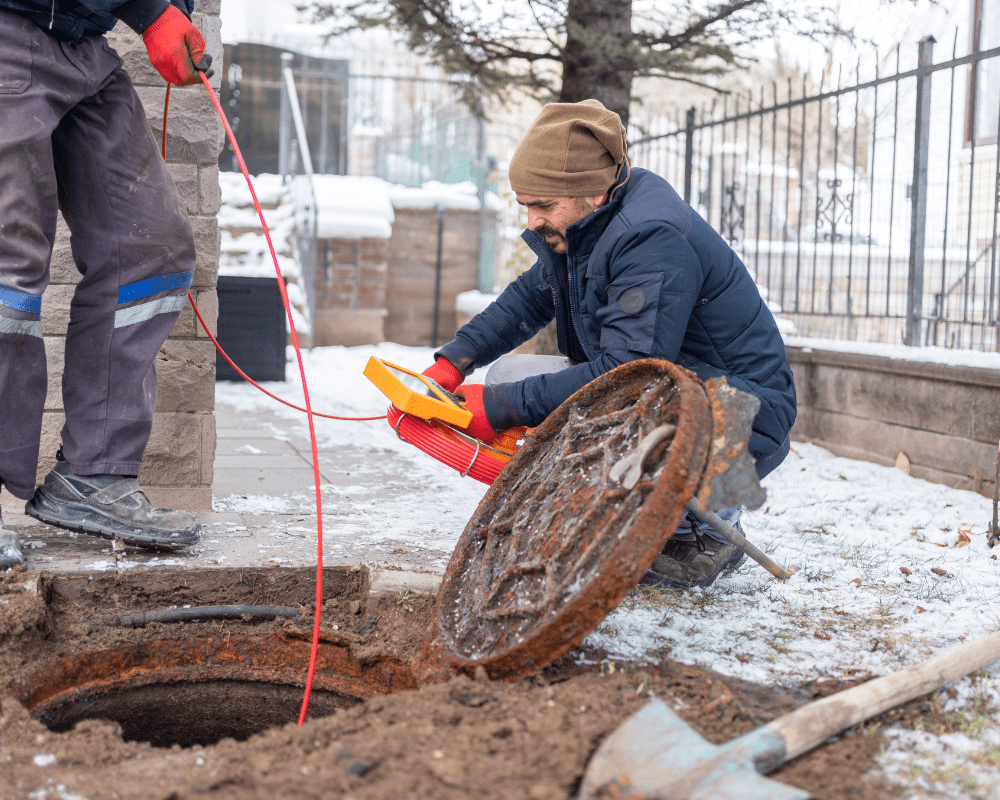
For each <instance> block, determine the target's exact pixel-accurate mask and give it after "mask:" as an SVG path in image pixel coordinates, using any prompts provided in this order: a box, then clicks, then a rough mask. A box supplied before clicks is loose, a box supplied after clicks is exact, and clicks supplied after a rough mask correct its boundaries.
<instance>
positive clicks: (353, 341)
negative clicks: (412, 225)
mask: <svg viewBox="0 0 1000 800" xmlns="http://www.w3.org/2000/svg"><path fill="white" fill-rule="evenodd" d="M387 253H388V243H387V241H386V240H385V239H377V238H370V237H369V238H360V239H346V238H336V239H320V240H319V241H318V243H317V248H316V261H317V265H316V317H315V320H314V323H313V337H314V338H313V345H315V346H317V347H323V346H325V345H344V346H347V347H351V346H354V345H360V344H378V343H379V342H383V341H385V318H386V314H387V313H388V312H387V311H386V307H385V296H386V278H387V274H388V265H387V263H386V262H387Z"/></svg>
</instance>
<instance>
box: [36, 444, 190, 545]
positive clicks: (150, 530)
mask: <svg viewBox="0 0 1000 800" xmlns="http://www.w3.org/2000/svg"><path fill="white" fill-rule="evenodd" d="M24 513H25V514H28V515H29V516H32V517H34V518H35V519H40V520H41V521H42V522H48V523H49V524H51V525H58V526H59V527H61V528H69V529H70V530H74V531H80V532H82V533H90V534H94V535H96V536H103V537H104V538H105V539H119V540H120V541H122V542H123V543H124V544H130V545H135V546H136V547H145V548H147V549H149V550H179V549H181V548H183V547H190V546H191V545H193V544H197V543H198V541H199V540H200V539H201V523H199V522H198V520H197V519H196V518H195V516H194V514H189V513H187V512H186V511H170V510H168V509H165V508H153V506H152V504H151V503H150V502H149V498H147V497H146V495H145V494H143V491H142V489H140V488H139V481H137V480H136V479H135V478H133V477H123V476H121V475H74V474H73V472H72V470H71V469H70V467H69V463H68V462H66V461H57V462H56V466H55V469H53V470H52V471H51V472H50V473H49V474H48V475H46V476H45V482H44V483H43V484H42V485H41V486H39V487H38V488H37V489H36V490H35V496H34V497H32V498H31V499H30V500H29V501H28V504H27V505H26V506H25V507H24Z"/></svg>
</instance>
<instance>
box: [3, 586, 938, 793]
mask: <svg viewBox="0 0 1000 800" xmlns="http://www.w3.org/2000/svg"><path fill="white" fill-rule="evenodd" d="M328 572H330V571H328ZM25 584H28V587H27V588H26V587H25ZM33 586H34V587H35V588H39V587H40V589H39V591H37V592H36V591H33V590H32V587H33ZM312 587H313V584H312V577H311V575H310V574H309V573H308V571H302V572H301V573H300V572H297V571H294V570H271V571H268V570H256V571H242V572H239V573H237V572H236V571H221V570H220V571H205V572H200V573H173V574H167V573H146V574H144V575H136V574H133V575H130V576H107V577H101V578H97V577H95V578H92V579H88V578H85V577H83V578H79V577H74V578H65V577H62V578H44V579H42V580H41V581H39V580H38V579H37V577H36V576H33V575H30V574H29V573H25V572H23V571H19V570H15V571H13V572H11V573H7V575H6V576H3V581H2V583H0V675H3V678H2V679H0V680H2V682H3V687H2V688H0V698H2V716H0V797H2V798H11V800H14V799H15V798H25V799H26V800H27V798H31V800H45V799H47V798H63V800H73V799H75V798H98V797H100V798H108V799H109V800H116V799H117V798H150V800H153V799H154V798H155V800H180V799H181V798H185V799H187V798H190V799H191V800H195V799H196V798H197V799H198V800H201V798H205V797H212V798H233V799H234V800H235V799H236V798H240V800H248V799H251V798H252V799H256V798H261V800H263V799H264V798H268V800H270V798H276V797H280V798H318V797H323V798H331V797H341V798H352V799H353V800H362V799H363V798H372V799H373V800H374V798H380V799H381V798H390V797H391V798H424V797H427V798H441V799H442V800H451V799H452V798H454V799H455V800H458V799H459V798H504V800H512V799H515V798H525V799H526V800H568V799H569V798H572V797H573V796H574V794H575V792H576V790H577V788H578V786H579V783H580V780H581V778H582V775H583V773H584V770H585V769H586V765H587V761H588V759H589V757H590V755H591V753H592V752H593V751H594V749H595V748H596V747H597V745H598V744H599V743H600V742H601V740H602V739H603V737H604V736H606V735H607V734H608V733H610V732H611V731H613V730H614V729H615V728H616V727H617V726H618V725H620V724H621V723H622V722H624V721H625V720H626V719H627V718H628V717H629V716H630V715H631V714H633V713H635V712H636V711H638V710H639V709H640V708H641V707H642V706H643V704H644V703H645V702H647V700H648V698H649V697H650V696H651V695H655V696H657V697H660V698H662V699H664V700H665V701H666V702H668V703H669V704H670V705H672V706H673V707H675V708H676V709H677V710H678V713H679V714H680V715H681V716H682V717H683V718H684V719H686V720H687V721H688V723H689V724H691V725H692V726H693V727H694V728H695V729H696V730H698V731H699V732H700V733H701V734H702V735H703V736H704V737H705V738H706V739H708V740H709V741H711V742H714V743H722V742H725V741H728V740H729V739H732V738H734V737H736V736H739V735H740V734H743V733H746V732H748V731H750V730H752V729H754V728H756V727H758V726H760V725H762V724H764V723H765V722H767V721H768V720H770V719H772V718H774V717H775V716H778V715H779V714H781V713H784V712H786V711H789V710H791V709H793V708H795V707H797V706H799V705H801V704H803V703H805V702H808V701H810V700H812V699H814V698H815V697H818V696H821V695H825V694H828V693H830V692H833V691H836V690H839V689H841V688H844V685H843V684H840V683H838V682H828V683H824V684H807V685H803V686H800V687H797V688H794V689H784V690H783V689H777V688H774V687H765V686H758V685H754V684H749V683H746V682H742V681H739V680H734V679H731V678H724V677H721V676H719V675H717V674H714V673H712V672H711V671H709V670H705V669H702V668H700V667H697V666H692V665H683V664H678V663H676V662H672V661H663V662H662V663H660V664H657V665H655V666H651V667H644V668H640V667H634V666H629V665H619V664H614V663H610V662H608V661H606V660H604V659H603V654H601V653H596V652H583V651H580V650H577V651H573V652H572V653H570V655H569V656H567V657H565V658H563V659H562V660H561V661H559V662H557V663H556V664H553V665H552V666H550V667H548V668H547V669H545V670H544V671H543V672H541V673H540V674H538V675H536V676H534V677H533V678H531V679H528V680H523V681H519V682H516V683H505V682H499V681H498V682H492V681H490V680H489V679H488V678H487V676H486V674H485V672H483V671H481V670H480V672H479V673H478V674H477V675H476V676H475V677H467V676H459V677H456V678H453V679H452V680H450V681H447V682H445V683H441V684H437V685H430V686H424V687H422V688H419V689H416V690H410V691H400V692H398V693H395V694H391V695H387V696H382V697H375V698H373V699H369V700H367V701H363V702H352V703H349V704H347V705H346V707H342V708H338V709H336V710H334V711H333V712H332V713H330V714H329V715H327V716H323V717H318V718H312V717H310V718H309V719H308V720H307V722H306V723H305V724H304V725H302V726H298V725H297V724H296V723H295V722H294V719H295V717H296V716H297V712H298V706H297V703H298V702H300V700H301V695H298V699H297V701H296V703H295V705H294V707H293V708H292V709H290V713H289V715H288V717H287V718H288V720H289V721H288V722H287V723H286V724H283V725H278V726H275V727H271V728H269V729H266V730H262V731H260V732H255V733H254V734H253V735H251V736H250V737H249V738H248V739H246V740H244V741H236V740H235V739H233V738H227V739H222V740H221V741H218V742H216V743H213V744H207V745H193V746H188V747H182V746H181V745H179V744H177V743H174V744H173V745H171V746H167V747H152V746H151V745H150V744H148V743H143V742H137V741H126V740H125V739H124V738H123V736H122V726H121V725H120V724H118V723H117V722H114V721H106V720H99V719H84V720H82V721H80V722H79V723H77V724H76V726H75V727H74V728H73V729H72V730H69V731H66V732H63V733H55V732H53V731H50V730H49V729H48V728H46V727H45V725H43V724H42V722H40V721H38V720H36V719H34V718H33V717H32V714H31V712H30V711H29V709H28V707H27V706H26V698H25V697H24V696H23V695H22V696H19V695H18V691H19V689H18V687H19V686H20V684H21V682H22V681H23V680H24V679H25V677H26V676H28V675H30V674H33V673H34V674H37V673H38V671H39V670H40V669H44V668H45V666H46V664H48V663H49V662H54V661H55V660H56V659H60V658H66V657H67V656H68V655H72V654H75V653H76V654H78V653H86V652H88V651H92V650H97V649H101V648H115V647H122V646H124V645H126V644H128V645H133V644H136V643H141V642H143V641H154V640H156V639H157V638H159V637H165V636H170V637H207V636H211V637H219V636H226V635H231V636H237V635H247V634H254V635H256V634H260V635H263V634H267V633H274V632H284V633H287V634H289V635H295V636H303V637H305V636H308V634H309V633H310V631H311V628H312V618H311V616H310V611H309V605H308V603H309V598H310V593H311V592H312V591H314V590H313V588H312ZM367 589H368V587H367V577H366V575H365V573H364V571H363V570H362V571H359V572H357V573H356V574H350V573H344V574H332V573H331V575H330V581H329V584H328V594H327V595H326V600H325V603H324V615H323V633H324V635H325V636H327V637H334V638H338V639H339V640H340V641H344V642H348V643H349V644H350V646H351V648H352V650H353V651H354V654H355V655H356V656H358V657H359V658H365V659H369V660H371V659H377V658H379V657H380V654H381V655H384V656H385V657H387V658H389V657H391V658H394V659H401V660H403V661H404V662H405V661H409V660H411V659H412V658H413V656H414V655H415V653H416V651H417V649H418V647H419V645H420V644H421V642H422V641H423V639H424V637H425V636H426V635H427V631H428V628H429V625H430V619H431V616H432V612H433V598H432V597H431V596H429V595H416V594H412V593H409V592H405V593H401V594H399V595H397V596H388V597H384V596H382V597H372V596H369V595H368V591H367ZM179 601H180V602H181V603H194V604H198V605H210V604H219V603H254V604H258V605H264V604H277V603H280V604H282V605H288V604H289V603H290V602H292V603H296V602H297V603H298V604H300V605H301V607H302V610H303V612H304V613H303V615H302V616H299V617H296V618H294V619H291V620H276V621H257V620H254V619H249V618H248V619H240V620H227V621H215V622H199V623H179V624H170V625H167V624H155V625H149V626H147V627H145V628H140V629H128V628H118V627H113V626H108V625H106V624H101V625H94V624H92V623H91V624H88V623H87V620H89V619H91V618H93V617H95V616H102V615H107V614H109V613H119V612H124V611H137V610H148V609H154V608H164V607H166V606H168V605H170V604H177V603H178V602H179ZM582 662H588V663H582ZM12 693H13V694H12ZM927 710H928V709H927V707H926V704H923V705H921V704H920V703H919V701H918V702H917V703H915V704H910V706H908V707H906V708H904V709H903V710H900V711H897V712H893V715H894V717H895V718H897V719H904V720H905V719H906V718H907V717H908V716H910V717H916V716H921V717H923V722H924V724H927V719H928V718H927V716H926V712H927ZM884 721H885V717H882V718H880V719H879V720H873V721H871V722H870V723H868V724H867V725H865V726H860V727H859V728H858V729H855V730H852V731H850V732H848V733H847V734H845V735H843V736H841V737H837V738H836V739H835V740H833V741H830V742H828V743H827V744H825V745H824V746H822V747H821V748H818V749H817V750H816V751H813V752H812V753H809V754H806V755H804V756H802V757H800V758H799V759H797V760H796V761H794V762H792V763H790V764H787V765H785V766H784V767H783V768H782V769H781V770H780V771H778V772H777V773H774V774H773V775H772V777H774V778H776V779H778V780H780V781H784V782H785V783H787V784H790V785H793V786H799V787H801V788H804V789H807V790H809V791H811V792H812V793H813V794H814V796H815V797H817V798H829V799H830V800H834V798H836V799H837V800H841V799H844V800H846V799H847V798H883V797H890V796H894V792H893V791H892V790H891V789H890V788H889V787H888V786H886V785H885V784H884V783H883V782H882V781H881V780H880V778H879V777H878V774H877V770H876V769H874V766H875V764H874V759H875V757H876V756H877V754H878V752H879V750H880V748H881V747H882V744H883V742H882V738H881V733H880V731H879V725H880V724H883V723H884Z"/></svg>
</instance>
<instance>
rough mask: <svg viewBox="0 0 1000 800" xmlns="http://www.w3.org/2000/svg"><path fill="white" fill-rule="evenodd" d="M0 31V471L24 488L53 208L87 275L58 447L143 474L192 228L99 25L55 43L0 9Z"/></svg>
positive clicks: (32, 455) (41, 386)
mask: <svg viewBox="0 0 1000 800" xmlns="http://www.w3.org/2000/svg"><path fill="white" fill-rule="evenodd" d="M0 43H2V44H0V420H2V422H0V483H2V484H3V485H4V486H6V487H7V489H8V491H10V492H11V493H13V494H14V495H15V496H17V497H22V498H29V497H31V495H32V494H33V492H34V485H35V473H36V470H37V464H38V450H39V438H40V435H41V426H42V412H43V409H44V405H45V394H46V386H47V375H46V361H45V347H44V344H43V341H42V322H41V320H42V317H41V311H42V303H41V297H42V293H43V292H44V291H45V288H46V286H48V283H49V260H50V257H51V254H52V245H53V241H54V239H55V231H56V216H57V209H58V210H61V211H62V214H63V217H64V218H65V220H66V223H67V224H68V226H69V229H70V232H71V238H70V244H71V248H72V253H73V259H74V261H75V263H76V266H77V269H78V270H79V271H80V274H81V275H82V278H81V279H80V282H79V284H78V285H77V287H76V290H75V292H74V294H73V298H72V303H71V306H70V318H69V326H68V328H67V329H66V331H65V333H66V340H65V368H64V371H63V384H62V393H63V407H64V409H65V412H66V423H65V426H64V427H63V430H62V442H63V451H64V455H65V458H66V460H67V461H68V462H69V464H70V467H71V468H72V469H73V471H74V472H76V473H77V474H80V475H100V474H115V475H137V474H138V473H139V467H140V463H141V461H142V456H143V453H144V452H145V449H146V444H147V443H148V441H149V434H150V429H151V427H152V420H153V410H154V406H155V403H156V368H155V359H156V354H157V352H158V351H159V349H160V346H161V345H162V344H163V341H164V340H165V339H166V337H167V335H168V334H169V333H170V330H171V329H172V328H173V326H174V322H175V321H176V319H177V315H178V313H179V311H180V309H181V308H182V307H183V303H184V298H185V293H186V288H187V286H189V285H190V283H191V279H192V275H193V270H194V239H193V236H192V232H191V224H190V222H189V221H188V219H187V216H186V215H185V214H184V212H183V211H182V210H181V208H180V205H179V202H178V196H177V190H176V188H175V187H174V183H173V181H172V180H171V178H170V175H169V174H168V173H167V170H166V167H165V165H164V163H163V160H162V159H161V158H160V155H159V152H158V148H157V143H156V141H155V139H154V137H153V135H152V133H151V131H150V129H149V125H148V124H147V122H146V115H145V113H144V111H143V108H142V104H141V103H140V102H139V98H138V96H137V95H136V93H135V90H134V89H133V88H132V85H131V83H130V82H129V79H128V76H127V75H126V74H125V73H124V71H123V70H122V69H121V59H119V57H118V55H117V54H116V53H115V52H114V50H112V49H111V48H110V46H109V45H108V43H107V41H106V40H105V39H104V37H103V36H91V37H86V38H84V39H83V40H82V41H81V42H78V43H72V42H61V41H58V40H57V39H54V38H52V37H51V36H49V35H48V34H46V33H45V31H43V30H42V29H41V28H39V27H38V26H36V25H35V24H34V23H33V22H31V21H29V20H27V19H24V18H22V17H18V16H16V15H14V14H10V13H9V12H6V11H2V10H0ZM46 332H47V333H53V334H56V333H62V331H55V330H49V329H48V328H47V329H46Z"/></svg>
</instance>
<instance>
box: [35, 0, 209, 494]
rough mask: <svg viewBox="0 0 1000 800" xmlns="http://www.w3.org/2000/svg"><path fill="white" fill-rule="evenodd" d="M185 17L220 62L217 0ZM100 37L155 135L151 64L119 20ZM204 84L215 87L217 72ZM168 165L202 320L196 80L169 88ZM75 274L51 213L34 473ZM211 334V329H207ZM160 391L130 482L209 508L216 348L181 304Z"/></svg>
mask: <svg viewBox="0 0 1000 800" xmlns="http://www.w3.org/2000/svg"><path fill="white" fill-rule="evenodd" d="M197 5H198V8H197V12H196V13H195V15H194V22H195V24H196V25H197V26H198V28H199V29H200V30H201V32H202V34H203V35H204V37H205V41H206V43H207V45H208V52H209V53H211V54H212V56H213V58H215V59H216V64H219V65H221V64H222V40H221V37H220V33H219V31H220V23H219V7H220V0H207V2H206V0H199V2H198V4H197ZM108 40H109V42H110V43H111V45H112V47H114V48H115V49H116V50H117V51H118V54H119V55H120V56H122V58H123V59H124V60H125V68H126V70H127V71H128V73H129V76H130V77H131V78H132V82H133V84H134V85H135V86H136V90H137V92H138V93H139V96H140V98H141V99H142V102H143V106H144V107H145V110H146V116H147V117H148V118H149V120H150V125H151V127H152V129H153V132H154V134H155V135H156V137H157V141H159V140H160V136H161V131H162V119H163V100H164V94H165V86H166V84H165V82H164V81H163V79H162V78H161V77H160V76H159V74H158V73H157V72H156V71H155V70H154V69H153V67H152V66H151V65H150V63H149V59H148V57H147V55H146V49H145V47H144V46H143V44H142V39H141V38H140V37H138V36H136V35H135V34H134V33H133V32H132V31H131V30H130V29H128V28H126V27H125V26H124V25H122V24H121V23H119V24H118V25H117V26H116V28H115V29H114V30H113V31H112V32H111V33H110V34H109V35H108ZM218 72H219V71H218V70H217V73H216V75H215V77H214V78H213V79H212V84H213V86H214V87H215V89H216V91H218V87H219V85H220V80H221V77H220V75H219V74H218ZM167 128H168V130H167V134H168V137H167V162H168V167H169V169H170V172H171V174H172V175H173V177H174V180H175V181H176V182H177V188H178V191H179V192H180V197H181V203H182V204H183V206H184V208H185V209H186V211H187V213H188V214H189V215H190V217H191V222H192V224H193V226H194V232H195V244H196V246H197V251H198V258H197V264H196V269H195V276H194V284H193V286H192V288H191V293H192V295H193V296H194V297H195V301H196V302H197V303H198V307H199V308H200V310H201V312H202V315H203V316H204V317H205V319H206V321H207V322H209V323H210V324H212V325H213V326H214V324H215V320H216V317H217V315H218V301H217V299H216V294H215V281H216V274H217V272H218V264H219V231H218V224H217V221H216V215H217V214H218V210H219V201H220V198H219V177H218V167H217V159H218V154H219V149H220V147H221V144H222V139H221V136H222V126H221V124H220V123H219V121H218V118H217V116H216V113H215V109H214V107H213V105H212V102H211V100H210V99H209V97H208V95H207V93H206V92H205V89H204V87H203V86H201V85H197V86H192V87H188V88H185V89H177V88H176V87H174V88H173V89H172V90H171V94H170V109H169V115H168V120H167ZM79 278H80V275H79V272H78V271H77V269H76V266H75V264H74V263H73V259H72V256H71V254H70V248H69V231H68V229H67V228H66V225H65V223H64V222H63V220H62V219H61V218H60V220H59V228H58V232H57V237H56V244H55V248H54V250H53V254H52V269H51V284H50V286H49V288H48V289H47V290H46V292H45V294H44V295H43V297H42V325H43V328H42V332H43V334H44V336H45V349H46V354H47V356H48V375H49V385H48V395H47V397H46V400H45V416H44V421H43V426H42V447H41V454H40V458H39V479H41V478H42V477H43V476H44V475H45V474H46V473H47V472H48V471H49V470H50V469H51V468H52V466H53V464H54V463H55V454H56V451H57V449H58V447H59V443H60V431H61V429H62V426H63V412H62V390H61V382H62V369H63V345H64V339H65V333H66V326H67V323H68V321H69V303H70V299H71V297H72V294H73V289H74V287H75V285H76V283H77V281H78V280H79ZM212 332H213V334H214V333H215V331H214V329H213V331H212ZM157 371H158V375H159V393H158V395H157V402H156V416H155V418H154V422H153V433H152V437H151V438H150V442H149V447H148V448H147V450H146V456H145V459H144V460H143V464H142V473H141V475H140V476H139V480H140V482H141V483H142V485H143V488H144V489H146V492H147V494H148V495H149V497H150V500H152V502H153V503H154V505H161V506H170V507H173V508H184V509H189V510H196V509H209V508H211V505H212V468H213V462H214V460H215V417H214V408H215V351H214V348H213V346H212V343H211V342H210V341H209V340H208V338H207V336H205V333H204V331H201V330H200V327H199V326H198V323H197V319H196V318H195V316H194V313H193V312H192V310H191V307H190V305H188V306H186V307H185V309H184V311H182V312H181V316H180V319H179V320H178V322H177V325H176V327H175V328H174V331H173V333H172V334H171V335H170V338H169V339H168V340H167V341H166V342H165V343H164V345H163V348H162V349H161V350H160V354H159V357H158V359H157Z"/></svg>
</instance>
